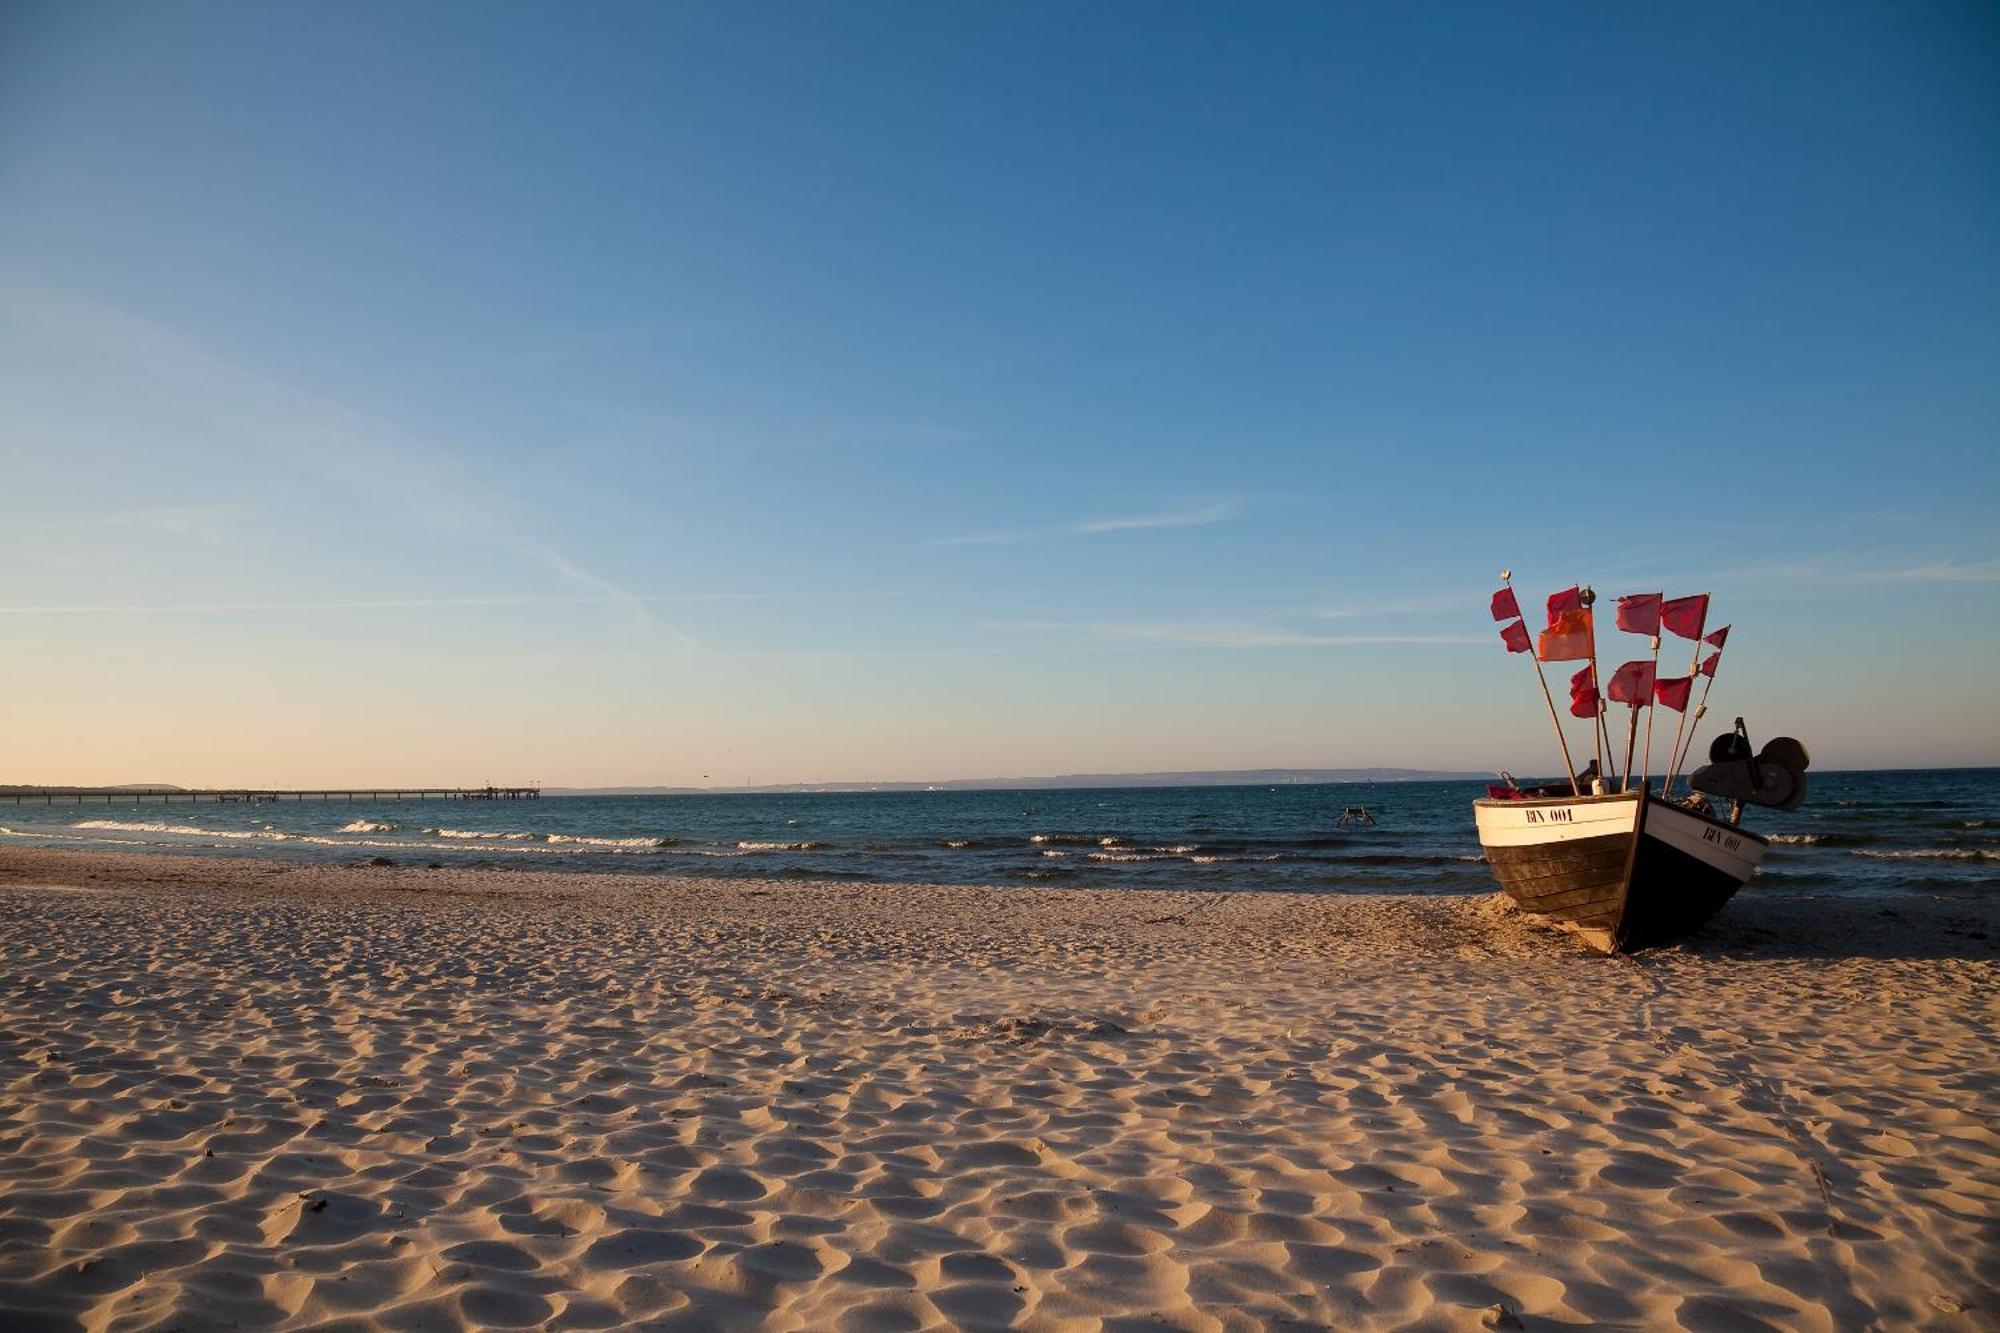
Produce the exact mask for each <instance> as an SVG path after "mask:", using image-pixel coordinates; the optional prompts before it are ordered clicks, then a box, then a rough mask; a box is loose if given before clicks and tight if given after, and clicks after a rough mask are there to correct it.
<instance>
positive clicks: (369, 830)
mask: <svg viewBox="0 0 2000 1333" xmlns="http://www.w3.org/2000/svg"><path fill="white" fill-rule="evenodd" d="M1483 789H1484V786H1483V784H1482V783H1477V782H1384V783H1333V784H1322V785H1310V786H1307V785H1299V786H1276V787H1272V786H1251V787H1166V788H1105V789H1089V790H1044V791H921V792H858V793H823V794H822V793H811V794H787V795H753V794H747V793H745V794H732V793H711V794H702V795H677V796H636V797H633V796H572V797H544V798H543V799H541V800H538V801H394V800H384V801H375V800H365V801H358V802H352V803H349V802H332V803H319V802H302V803H291V802H286V803H283V804H277V805H272V804H261V805H238V804H229V805H217V804H209V803H203V804H189V803H187V802H184V801H182V802H174V803H172V804H166V805H162V804H161V803H160V802H159V801H158V800H157V799H154V800H151V801H146V802H143V803H134V802H133V801H132V800H131V799H130V798H122V799H120V800H115V801H112V802H109V803H106V802H103V801H99V800H93V801H91V802H88V803H85V804H82V805H75V804H52V805H42V804H39V803H30V804H21V805H11V804H5V803H0V845H5V844H10V843H11V844H15V845H22V844H29V845H44V846H57V847H84V848H91V847H95V848H102V849H104V850H116V851H171V852H178V853H184V854H189V853H191V854H198V855H216V856H240V855H246V854H248V855H257V856H276V857H287V858H304V859H312V860H332V861H341V860H348V861H352V860H358V859H361V858H365V857H370V856H384V857H388V858H390V859H392V860H394V861H396V862H398V863H399V864H410V863H414V864H419V865H421V864H427V863H430V862H433V861H435V862H441V863H443V864H446V865H454V866H494V867H522V868H525V867H533V868H537V869H551V870H554V869H563V870H584V871H594V872H602V873H614V874H615V873H628V874H629V873H643V874H676V875H710V876H725V877H758V878H767V877H769V878H826V879H849V880H877V881H890V882H906V883H908V882H941V883H957V884H1003V885H1004V884H1039V885H1075V886H1086V885H1087V886H1101V887H1113V888H1162V889H1250V890H1255V889H1288V890H1300V891H1306V892H1323V893H1484V892H1488V891H1490V890H1491V888H1492V887H1493V885H1492V880H1491V878H1490V877H1489V875H1488V873H1487V869H1486V867H1485V865H1484V864H1483V863H1482V860H1481V857H1480V849H1479V844H1478V840H1477V839H1476V838H1475V837H1474V835H1473V828H1472V811H1471V803H1472V801H1473V800H1474V799H1475V798H1476V797H1478V796H1480V795H1481V794H1483ZM1350 806H1366V807H1367V808H1368V810H1369V812H1370V813H1371V814H1372V815H1373V816H1374V818H1375V821H1376V822H1375V824H1374V825H1373V826H1372V827H1366V826H1356V825H1353V824H1347V825H1343V824H1342V823H1341V822H1340V816H1341V812H1342V811H1343V810H1344V809H1346V808H1347V807H1350ZM1744 823H1745V825H1746V826H1747V827H1749V828H1751V829H1753V830H1755V831H1757V832H1759V833H1763V834H1766V835H1768V836H1771V837H1773V838H1774V839H1775V845H1774V846H1773V847H1772V848H1771V853H1770V855H1769V857H1768V858H1767V859H1766V861H1765V863H1764V870H1763V871H1762V873H1761V874H1760V875H1759V877H1758V879H1757V881H1756V885H1757V887H1759V888H1761V889H1769V890H1786V889H1796V890H1808V891H1814V892H1821V891H1855V890H1860V891H1891V892H1901V891H1917V892H1938V893H1978V892H1985V891H1991V890H1993V889H1994V888H1995V887H1996V885H2000V769H1951V770H1911V771H1897V772H1853V773H1817V772H1816V773H1813V774H1812V775H1811V789H1810V793H1809V796H1808V798H1807V802H1806V804H1805V806H1804V807H1803V808H1802V809H1800V810H1797V811H1794V812H1791V813H1780V812H1777V811H1769V810H1754V809H1753V810H1752V811H1750V812H1749V813H1748V814H1747V815H1746V817H1745V820H1744Z"/></svg>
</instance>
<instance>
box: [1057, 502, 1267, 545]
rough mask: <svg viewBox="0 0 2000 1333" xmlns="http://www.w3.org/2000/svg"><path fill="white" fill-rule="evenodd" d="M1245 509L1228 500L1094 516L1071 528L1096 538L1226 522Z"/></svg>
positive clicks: (1085, 535) (1239, 504) (1199, 526)
mask: <svg viewBox="0 0 2000 1333" xmlns="http://www.w3.org/2000/svg"><path fill="white" fill-rule="evenodd" d="M1242 512H1243V506H1242V504H1241V503H1239V502H1238V501H1234V500H1225V501H1223V502H1222V503H1220V504H1212V505H1208V506H1206V507H1205V508H1202V509H1192V510H1184V511H1179V512H1174V513H1166V514H1139V515H1134V516H1129V517H1123V518H1094V519H1090V520H1088V521H1086V522H1083V523H1078V524H1075V525H1074V526H1072V527H1071V528H1070V531H1071V532H1073V533H1075V534H1077V535H1078V536H1080V537H1095V536H1098V535H1100V534H1102V533H1107V532H1144V531H1147V530H1149V529H1152V528H1203V527H1207V526H1208V525H1209V524H1211V523H1226V522H1228V521H1229V520H1230V519H1232V518H1236V517H1237V516H1239V515H1240V514H1242Z"/></svg>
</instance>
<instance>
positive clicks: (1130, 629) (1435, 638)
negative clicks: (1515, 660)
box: [1086, 622, 1486, 648]
mask: <svg viewBox="0 0 2000 1333" xmlns="http://www.w3.org/2000/svg"><path fill="white" fill-rule="evenodd" d="M1086 628H1087V629H1088V631H1089V632H1090V633H1091V634H1093V635H1095V636H1096V637H1098V638H1102V639H1111V640H1115V641H1118V642H1122V643H1151V644H1160V645H1171V646H1174V647H1181V648H1359V647H1369V646H1374V645H1384V644H1412V645H1422V644H1434V645H1445V644H1469V643H1481V644H1483V643H1485V642H1486V639H1485V636H1483V635H1476V634H1323V633H1314V632H1312V631H1308V630H1293V629H1282V628H1275V627H1271V626H1265V625H1228V624H1200V623H1184V622H1168V623H1164V624H1118V623H1100V624H1094V625H1090V626H1087V627H1086Z"/></svg>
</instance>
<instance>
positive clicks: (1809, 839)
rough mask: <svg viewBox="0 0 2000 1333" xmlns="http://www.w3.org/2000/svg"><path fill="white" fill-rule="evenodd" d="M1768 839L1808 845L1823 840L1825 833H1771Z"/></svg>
mask: <svg viewBox="0 0 2000 1333" xmlns="http://www.w3.org/2000/svg"><path fill="white" fill-rule="evenodd" d="M1770 840H1771V841H1772V842H1777V843H1801V844H1804V845H1805V846H1808V847H1810V846H1813V845H1815V844H1818V843H1821V842H1824V841H1825V840H1826V835H1825V834H1824V833H1773V834H1772V835H1771V838H1770Z"/></svg>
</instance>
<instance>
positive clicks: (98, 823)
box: [70, 819, 291, 842]
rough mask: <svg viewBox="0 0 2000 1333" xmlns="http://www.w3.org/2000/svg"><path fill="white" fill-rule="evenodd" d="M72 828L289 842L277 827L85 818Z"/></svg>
mask: <svg viewBox="0 0 2000 1333" xmlns="http://www.w3.org/2000/svg"><path fill="white" fill-rule="evenodd" d="M70 827H71V828H87V829H108V830H110V831H111V832H114V833H176V834H180V835H181V836H183V837H191V838H229V839H232V840H238V841H240V840H247V839H252V838H256V839H261V840H263V841H265V842H289V841H290V840H291V835H290V834H289V833H280V832H278V830H276V829H248V830H246V829H220V828H200V827H198V826H196V825H194V824H159V823H153V822H150V821H148V822H141V821H137V820H125V819H83V820H79V821H77V822H76V823H74V824H71V825H70Z"/></svg>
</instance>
